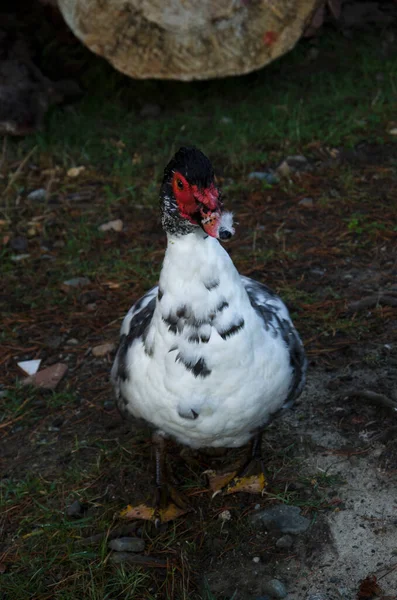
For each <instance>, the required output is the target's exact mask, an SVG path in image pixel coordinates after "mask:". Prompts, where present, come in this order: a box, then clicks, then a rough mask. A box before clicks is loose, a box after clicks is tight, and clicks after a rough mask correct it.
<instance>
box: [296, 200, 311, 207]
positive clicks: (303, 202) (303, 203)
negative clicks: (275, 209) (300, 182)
mask: <svg viewBox="0 0 397 600" xmlns="http://www.w3.org/2000/svg"><path fill="white" fill-rule="evenodd" d="M298 204H299V206H305V207H308V208H310V207H312V206H313V204H314V202H313V198H302V200H300V201H299V202H298Z"/></svg>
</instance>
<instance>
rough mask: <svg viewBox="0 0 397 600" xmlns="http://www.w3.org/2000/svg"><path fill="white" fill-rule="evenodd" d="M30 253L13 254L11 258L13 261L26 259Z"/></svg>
mask: <svg viewBox="0 0 397 600" xmlns="http://www.w3.org/2000/svg"><path fill="white" fill-rule="evenodd" d="M29 257H30V254H14V255H13V256H11V260H12V262H20V261H21V260H25V259H26V258H29Z"/></svg>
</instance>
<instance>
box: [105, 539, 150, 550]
mask: <svg viewBox="0 0 397 600" xmlns="http://www.w3.org/2000/svg"><path fill="white" fill-rule="evenodd" d="M108 547H109V549H110V550H114V551H115V552H142V551H143V550H144V549H145V541H144V540H142V539H140V538H134V537H121V538H117V539H115V540H110V542H109V544H108Z"/></svg>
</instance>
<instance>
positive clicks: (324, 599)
mask: <svg viewBox="0 0 397 600" xmlns="http://www.w3.org/2000/svg"><path fill="white" fill-rule="evenodd" d="M306 600H328V596H326V595H325V594H321V593H316V594H310V596H307V597H306Z"/></svg>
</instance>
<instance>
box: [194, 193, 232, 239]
mask: <svg viewBox="0 0 397 600" xmlns="http://www.w3.org/2000/svg"><path fill="white" fill-rule="evenodd" d="M194 197H195V199H196V201H197V203H198V205H199V211H200V217H201V218H200V225H201V227H202V228H203V229H204V231H205V232H206V233H207V234H208V235H210V236H211V237H214V238H216V239H220V240H228V239H230V238H231V237H232V235H233V234H234V228H233V218H232V215H231V213H227V212H225V211H223V210H222V202H221V199H220V195H219V191H218V189H217V188H216V187H215V186H214V185H211V186H210V187H209V188H206V189H204V190H202V191H201V190H198V189H196V190H194Z"/></svg>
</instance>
